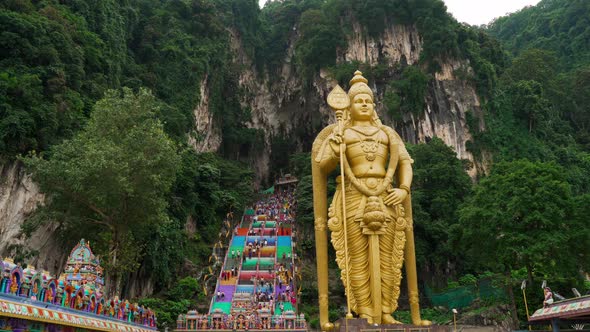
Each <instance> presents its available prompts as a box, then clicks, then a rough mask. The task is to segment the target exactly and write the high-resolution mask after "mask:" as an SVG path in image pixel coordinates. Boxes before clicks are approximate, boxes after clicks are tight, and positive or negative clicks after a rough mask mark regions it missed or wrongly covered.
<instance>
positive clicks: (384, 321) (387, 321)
mask: <svg viewBox="0 0 590 332" xmlns="http://www.w3.org/2000/svg"><path fill="white" fill-rule="evenodd" d="M381 323H382V324H402V322H399V321H397V320H395V318H393V317H392V316H391V315H390V314H383V315H382V316H381Z"/></svg>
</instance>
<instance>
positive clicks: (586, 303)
mask: <svg viewBox="0 0 590 332" xmlns="http://www.w3.org/2000/svg"><path fill="white" fill-rule="evenodd" d="M553 318H559V319H573V320H586V321H588V322H590V296H582V297H576V298H573V299H567V300H563V301H558V302H554V303H553V304H551V305H550V306H548V307H546V308H541V309H539V310H537V311H535V313H534V314H533V315H532V316H531V318H529V321H530V322H540V321H547V320H551V319H553Z"/></svg>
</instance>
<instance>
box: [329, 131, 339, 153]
mask: <svg viewBox="0 0 590 332" xmlns="http://www.w3.org/2000/svg"><path fill="white" fill-rule="evenodd" d="M328 139H329V142H330V148H332V151H334V153H335V154H336V155H338V154H340V144H342V135H340V134H339V133H337V132H333V133H332V134H331V135H330V136H329V138H328Z"/></svg>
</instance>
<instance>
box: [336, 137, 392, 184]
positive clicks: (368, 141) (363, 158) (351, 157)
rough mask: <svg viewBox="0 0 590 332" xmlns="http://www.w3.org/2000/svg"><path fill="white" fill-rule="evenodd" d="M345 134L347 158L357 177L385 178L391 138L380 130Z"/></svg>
mask: <svg viewBox="0 0 590 332" xmlns="http://www.w3.org/2000/svg"><path fill="white" fill-rule="evenodd" d="M376 129H377V130H362V131H360V130H354V129H351V128H348V129H347V130H346V131H345V132H344V142H345V143H346V158H347V159H348V163H349V164H350V167H351V168H352V171H353V173H355V175H356V176H357V177H370V176H379V177H380V176H384V175H385V172H386V165H387V161H388V160H389V158H388V155H389V137H388V136H387V134H386V133H385V132H384V131H383V130H381V129H379V128H376Z"/></svg>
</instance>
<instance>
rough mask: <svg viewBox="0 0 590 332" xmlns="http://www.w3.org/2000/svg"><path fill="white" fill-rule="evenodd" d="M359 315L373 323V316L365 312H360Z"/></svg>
mask: <svg viewBox="0 0 590 332" xmlns="http://www.w3.org/2000/svg"><path fill="white" fill-rule="evenodd" d="M359 317H360V318H364V319H366V320H367V323H369V324H371V325H373V316H371V315H367V314H360V315H359Z"/></svg>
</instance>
